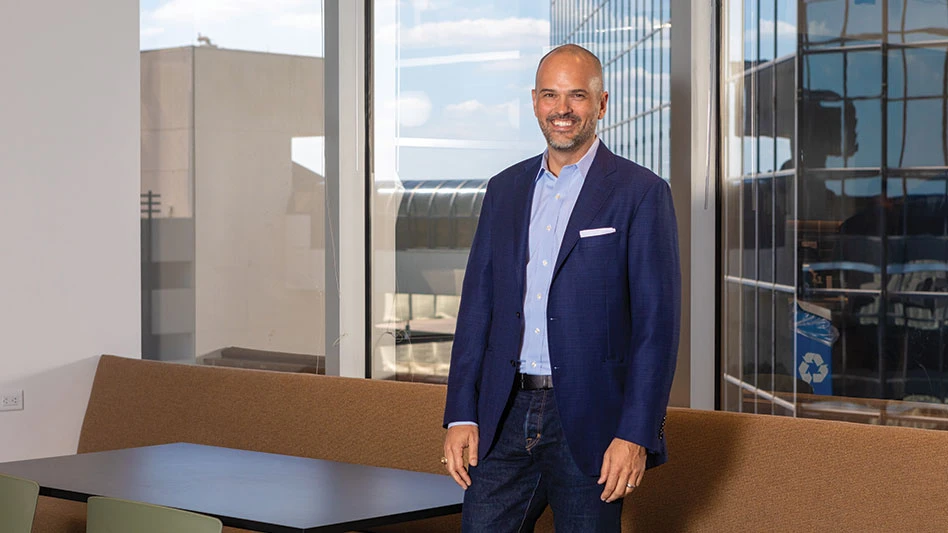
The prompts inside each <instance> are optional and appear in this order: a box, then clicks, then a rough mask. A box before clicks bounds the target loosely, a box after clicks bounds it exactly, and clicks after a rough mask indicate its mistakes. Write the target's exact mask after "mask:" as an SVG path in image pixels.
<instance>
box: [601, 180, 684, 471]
mask: <svg viewBox="0 0 948 533" xmlns="http://www.w3.org/2000/svg"><path fill="white" fill-rule="evenodd" d="M628 238H629V243H628V250H629V258H628V265H629V267H628V268H629V272H628V279H629V301H630V307H631V313H632V317H631V318H632V335H631V339H632V342H631V354H630V363H629V366H628V375H627V378H626V380H627V381H626V387H625V397H624V399H623V406H622V415H621V419H620V421H619V427H618V431H617V434H616V436H617V437H619V438H621V439H624V440H628V441H631V442H635V443H636V444H639V445H640V446H643V447H645V448H646V450H648V451H650V452H657V451H659V450H661V449H662V446H661V440H662V438H663V431H664V421H665V410H666V408H667V406H668V396H669V394H670V392H671V384H672V378H673V376H674V373H675V364H676V362H677V358H678V334H679V329H680V321H681V317H680V309H681V266H680V264H679V257H678V225H677V222H676V220H675V209H674V206H673V204H672V197H671V189H670V188H669V186H668V184H667V183H666V182H664V181H657V182H656V183H655V184H654V185H652V186H651V187H650V188H649V189H648V190H647V191H646V193H645V195H644V197H643V199H642V200H641V202H640V203H639V206H638V207H637V208H636V210H635V214H634V215H633V219H632V222H631V226H630V229H629V232H628Z"/></svg>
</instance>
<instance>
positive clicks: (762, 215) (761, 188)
mask: <svg viewBox="0 0 948 533" xmlns="http://www.w3.org/2000/svg"><path fill="white" fill-rule="evenodd" d="M757 269H758V271H757V279H759V280H761V281H773V280H774V178H765V177H763V176H762V177H760V178H758V180H757Z"/></svg>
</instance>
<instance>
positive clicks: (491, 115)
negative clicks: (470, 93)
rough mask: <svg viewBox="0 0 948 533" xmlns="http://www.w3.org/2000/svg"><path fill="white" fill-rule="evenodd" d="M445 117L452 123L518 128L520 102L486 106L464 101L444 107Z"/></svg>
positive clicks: (480, 103)
mask: <svg viewBox="0 0 948 533" xmlns="http://www.w3.org/2000/svg"><path fill="white" fill-rule="evenodd" d="M444 114H445V115H446V117H447V118H448V119H449V120H450V121H452V122H454V121H462V120H467V121H468V122H467V124H468V125H471V124H476V123H479V122H482V123H483V124H485V125H489V126H491V127H503V126H509V127H511V128H519V127H520V100H519V99H513V100H510V101H507V102H503V103H501V104H493V105H488V104H485V103H483V102H481V101H480V100H465V101H464V102H460V103H457V104H448V105H446V106H445V107H444Z"/></svg>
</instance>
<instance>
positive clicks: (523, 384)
mask: <svg viewBox="0 0 948 533" xmlns="http://www.w3.org/2000/svg"><path fill="white" fill-rule="evenodd" d="M515 383H516V386H517V387H518V388H519V389H520V390H546V389H552V388H553V376H536V375H533V374H521V373H520V372H517V379H516V381H515Z"/></svg>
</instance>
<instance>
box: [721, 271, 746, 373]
mask: <svg viewBox="0 0 948 533" xmlns="http://www.w3.org/2000/svg"><path fill="white" fill-rule="evenodd" d="M725 291H726V294H725V298H726V299H727V301H726V303H725V305H726V307H725V314H724V316H725V317H726V318H725V320H724V326H725V328H726V331H725V336H726V338H727V346H726V347H725V350H724V371H725V372H726V373H727V374H730V375H731V376H732V377H735V378H740V377H741V319H742V317H743V314H742V313H741V285H740V283H736V282H730V281H729V282H726V283H725Z"/></svg>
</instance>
